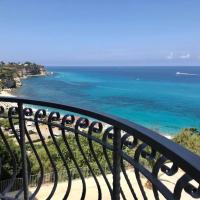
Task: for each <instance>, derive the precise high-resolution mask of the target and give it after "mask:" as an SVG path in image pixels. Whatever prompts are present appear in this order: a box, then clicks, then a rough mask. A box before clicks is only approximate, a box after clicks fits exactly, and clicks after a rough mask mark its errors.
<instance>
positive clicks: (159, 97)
mask: <svg viewBox="0 0 200 200" xmlns="http://www.w3.org/2000/svg"><path fill="white" fill-rule="evenodd" d="M47 69H48V71H50V72H53V75H51V76H46V77H30V78H28V79H24V80H23V86H22V87H21V88H19V89H18V90H17V92H16V95H18V96H22V97H26V98H32V99H39V100H47V101H52V102H58V103H63V104H72V105H75V106H79V107H85V108H88V109H92V110H97V111H100V112H105V113H110V114H114V115H117V116H120V117H122V118H126V119H129V120H131V121H134V122H136V123H139V124H141V125H144V126H146V127H148V128H150V129H154V130H156V131H158V132H160V133H163V134H171V135H173V134H175V133H177V132H178V131H180V129H182V128H184V127H197V128H200V67H59V66H57V67H56V66H55V67H47Z"/></svg>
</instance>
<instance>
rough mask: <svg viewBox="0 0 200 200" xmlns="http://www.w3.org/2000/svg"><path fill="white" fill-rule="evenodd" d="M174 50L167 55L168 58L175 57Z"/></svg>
mask: <svg viewBox="0 0 200 200" xmlns="http://www.w3.org/2000/svg"><path fill="white" fill-rule="evenodd" d="M174 56H175V55H174V52H170V54H169V55H168V56H167V57H166V58H167V59H168V60H172V59H174Z"/></svg>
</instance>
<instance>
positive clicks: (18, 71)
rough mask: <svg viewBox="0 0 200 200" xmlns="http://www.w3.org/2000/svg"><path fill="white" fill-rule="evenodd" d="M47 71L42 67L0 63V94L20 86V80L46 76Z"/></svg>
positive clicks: (26, 63) (28, 63)
mask: <svg viewBox="0 0 200 200" xmlns="http://www.w3.org/2000/svg"><path fill="white" fill-rule="evenodd" d="M46 75H48V72H47V70H46V69H45V67H44V66H43V65H39V64H35V63H31V62H25V63H4V62H0V92H1V93H2V91H10V92H11V91H12V90H15V89H16V88H19V87H21V86H22V81H21V80H22V79H24V78H27V77H29V76H46Z"/></svg>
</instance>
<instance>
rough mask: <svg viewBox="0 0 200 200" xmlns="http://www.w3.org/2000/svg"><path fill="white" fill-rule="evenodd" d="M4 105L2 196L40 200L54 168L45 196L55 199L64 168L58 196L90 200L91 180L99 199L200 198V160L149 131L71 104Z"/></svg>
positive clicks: (10, 101)
mask: <svg viewBox="0 0 200 200" xmlns="http://www.w3.org/2000/svg"><path fill="white" fill-rule="evenodd" d="M0 102H1V105H2V106H1V107H0V124H1V127H0V148H1V152H0V178H1V180H0V186H1V187H0V189H1V190H0V199H40V197H39V194H40V193H41V192H42V190H44V189H43V185H45V182H44V179H45V173H47V172H49V171H51V179H50V180H51V184H50V185H51V187H50V186H49V188H48V190H46V191H45V193H46V197H45V199H53V198H54V196H55V195H56V192H58V193H59V184H60V183H59V180H60V176H59V171H60V170H61V168H62V171H63V170H64V173H63V174H65V177H64V175H63V174H62V176H63V180H62V181H64V183H66V186H65V187H64V188H65V191H64V192H63V190H62V192H60V195H59V199H70V197H71V196H70V195H72V193H75V195H76V199H91V198H92V197H91V198H90V195H91V192H90V194H88V190H89V188H88V187H87V184H88V181H90V179H93V182H94V183H93V185H94V186H95V188H96V190H95V193H96V198H97V199H114V200H118V199H162V198H163V199H180V198H181V197H182V198H183V199H186V198H187V199H192V198H200V186H199V185H200V157H198V156H197V155H194V154H193V153H191V152H189V151H188V150H186V149H184V148H183V147H181V146H179V145H178V144H175V143H174V142H172V141H170V140H168V139H167V138H165V137H163V136H161V135H159V134H157V133H155V132H153V131H151V130H149V129H146V128H144V127H142V126H139V125H137V124H134V123H132V122H130V121H127V120H123V119H120V118H117V117H114V116H108V115H105V114H99V113H96V112H92V111H88V110H85V109H81V108H77V107H73V106H66V105H60V104H55V103H49V102H42V101H35V100H27V99H19V98H7V97H1V98H0ZM41 149H42V150H41ZM17 152H18V154H17ZM41 152H42V153H41ZM55 152H56V153H55ZM44 154H45V158H44ZM45 159H47V160H45ZM58 160H59V163H61V164H62V165H60V164H59V166H58V163H57V161H58ZM47 162H48V163H49V164H48V165H47V166H46V163H47ZM35 166H37V167H36V168H37V170H36V169H35ZM46 168H48V169H46ZM49 168H50V169H49ZM85 168H87V174H86V173H85V172H84V170H83V169H85ZM34 170H35V171H37V178H36V179H34V180H35V182H36V183H35V184H34V187H33V184H32V183H31V177H32V176H33V175H36V174H34ZM75 171H76V172H75ZM161 175H162V176H161ZM88 176H89V177H90V178H88ZM110 177H111V179H110ZM163 177H164V178H163ZM74 178H77V180H78V181H79V182H80V187H79V190H78V191H77V190H75V191H73V183H74ZM19 180H20V184H19V183H17V184H16V181H19ZM77 180H76V181H77ZM102 180H103V182H102ZM170 180H173V181H170ZM5 182H6V184H5ZM171 182H173V183H171ZM76 184H78V183H77V182H76ZM170 184H171V185H170ZM16 185H17V186H18V187H16ZM106 191H107V193H106ZM43 192H44V191H43ZM87 195H88V196H87ZM42 198H43V197H42ZM42 198H41V199H42ZM56 198H57V199H58V197H56Z"/></svg>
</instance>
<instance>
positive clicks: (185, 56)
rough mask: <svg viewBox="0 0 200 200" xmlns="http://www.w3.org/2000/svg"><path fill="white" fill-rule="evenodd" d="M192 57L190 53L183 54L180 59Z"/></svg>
mask: <svg viewBox="0 0 200 200" xmlns="http://www.w3.org/2000/svg"><path fill="white" fill-rule="evenodd" d="M190 57H191V55H190V53H186V52H185V53H182V54H181V55H180V56H179V58H180V59H189V58H190Z"/></svg>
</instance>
